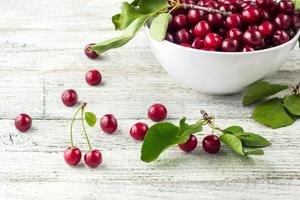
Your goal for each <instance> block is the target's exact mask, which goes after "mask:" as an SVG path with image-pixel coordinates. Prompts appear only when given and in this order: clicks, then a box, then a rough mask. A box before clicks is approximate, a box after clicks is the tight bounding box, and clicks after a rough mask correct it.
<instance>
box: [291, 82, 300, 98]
mask: <svg viewBox="0 0 300 200" xmlns="http://www.w3.org/2000/svg"><path fill="white" fill-rule="evenodd" d="M291 89H292V95H297V94H299V89H300V82H299V83H298V84H297V85H295V86H291Z"/></svg>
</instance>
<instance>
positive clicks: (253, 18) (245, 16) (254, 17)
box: [242, 7, 260, 24]
mask: <svg viewBox="0 0 300 200" xmlns="http://www.w3.org/2000/svg"><path fill="white" fill-rule="evenodd" d="M259 17H260V13H259V10H258V9H257V8H254V7H249V8H246V9H245V10H243V12H242V20H243V22H244V23H246V24H254V23H256V22H257V21H258V19H259Z"/></svg>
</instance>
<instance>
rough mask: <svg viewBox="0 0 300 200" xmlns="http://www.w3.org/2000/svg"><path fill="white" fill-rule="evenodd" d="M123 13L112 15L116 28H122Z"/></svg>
mask: <svg viewBox="0 0 300 200" xmlns="http://www.w3.org/2000/svg"><path fill="white" fill-rule="evenodd" d="M120 18H121V14H116V15H114V16H112V17H111V21H112V23H113V24H114V25H115V30H119V29H121V28H120V27H121V19H120Z"/></svg>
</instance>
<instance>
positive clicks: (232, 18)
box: [224, 14, 242, 28]
mask: <svg viewBox="0 0 300 200" xmlns="http://www.w3.org/2000/svg"><path fill="white" fill-rule="evenodd" d="M224 25H225V26H226V27H227V28H241V27H242V19H241V16H240V15H239V14H230V15H229V16H227V17H226V19H225V22H224Z"/></svg>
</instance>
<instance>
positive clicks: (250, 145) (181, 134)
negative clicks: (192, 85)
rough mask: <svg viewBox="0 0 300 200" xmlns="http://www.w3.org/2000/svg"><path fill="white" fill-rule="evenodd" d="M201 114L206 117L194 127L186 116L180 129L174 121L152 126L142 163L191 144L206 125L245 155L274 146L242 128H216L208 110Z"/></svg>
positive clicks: (143, 151)
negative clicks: (193, 135) (185, 144)
mask: <svg viewBox="0 0 300 200" xmlns="http://www.w3.org/2000/svg"><path fill="white" fill-rule="evenodd" d="M201 113H202V115H203V118H202V119H200V120H198V121H197V122H196V123H194V124H191V125H189V124H187V123H186V118H185V117H183V118H182V119H181V120H180V122H179V126H176V125H174V124H172V123H170V122H160V123H157V124H154V125H153V126H151V127H150V129H149V130H148V132H147V134H146V136H145V139H144V142H143V145H142V150H141V160H143V161H144V162H152V161H155V160H156V159H157V158H158V157H159V156H160V154H161V153H163V152H164V151H165V150H167V149H168V148H170V147H172V146H174V145H178V144H183V143H185V142H187V141H188V139H189V137H190V135H191V134H194V133H200V132H201V131H202V130H203V129H202V127H203V126H205V125H208V126H210V127H211V128H212V132H214V130H218V131H219V132H220V133H221V135H220V140H221V141H222V142H223V143H224V144H225V145H226V146H227V147H229V148H230V149H232V150H233V151H234V152H235V153H237V154H238V155H241V156H248V155H262V154H264V151H263V150H262V149H260V148H263V147H267V146H270V145H271V142H269V141H268V140H267V139H265V138H264V137H262V136H260V135H258V134H254V133H249V132H245V131H244V130H243V128H242V127H240V126H230V127H228V128H226V129H221V128H218V127H216V126H215V123H214V118H213V117H210V116H209V115H208V114H207V113H206V112H204V111H201Z"/></svg>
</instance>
